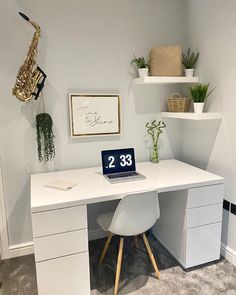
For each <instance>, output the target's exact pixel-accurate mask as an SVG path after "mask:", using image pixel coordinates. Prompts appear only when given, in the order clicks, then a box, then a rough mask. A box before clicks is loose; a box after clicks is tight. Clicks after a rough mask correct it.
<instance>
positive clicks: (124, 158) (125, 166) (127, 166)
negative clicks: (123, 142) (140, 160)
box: [102, 148, 136, 174]
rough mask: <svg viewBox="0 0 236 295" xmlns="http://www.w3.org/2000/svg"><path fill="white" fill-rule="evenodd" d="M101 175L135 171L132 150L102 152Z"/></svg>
mask: <svg viewBox="0 0 236 295" xmlns="http://www.w3.org/2000/svg"><path fill="white" fill-rule="evenodd" d="M102 170H103V174H111V173H119V172H129V171H136V168H135V157H134V149H133V148H129V149H119V150H109V151H102Z"/></svg>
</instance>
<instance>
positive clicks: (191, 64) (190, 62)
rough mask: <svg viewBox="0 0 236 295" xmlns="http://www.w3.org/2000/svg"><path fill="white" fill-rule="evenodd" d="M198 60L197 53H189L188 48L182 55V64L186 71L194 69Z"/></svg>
mask: <svg viewBox="0 0 236 295" xmlns="http://www.w3.org/2000/svg"><path fill="white" fill-rule="evenodd" d="M198 58H199V52H198V53H195V52H191V50H190V48H189V49H188V51H187V53H186V54H185V53H183V54H182V64H183V65H184V67H185V68H186V69H194V68H195V66H196V63H197V61H198Z"/></svg>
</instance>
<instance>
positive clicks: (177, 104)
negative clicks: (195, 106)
mask: <svg viewBox="0 0 236 295" xmlns="http://www.w3.org/2000/svg"><path fill="white" fill-rule="evenodd" d="M189 106H190V98H186V97H182V96H181V94H179V93H178V92H173V93H172V94H171V96H170V97H169V98H168V110H169V112H188V110H189Z"/></svg>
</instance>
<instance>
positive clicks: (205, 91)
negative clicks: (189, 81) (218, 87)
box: [188, 83, 214, 114]
mask: <svg viewBox="0 0 236 295" xmlns="http://www.w3.org/2000/svg"><path fill="white" fill-rule="evenodd" d="M213 90H214V89H212V90H211V91H209V84H201V83H199V84H196V85H192V86H190V87H189V88H188V94H189V95H190V97H191V98H192V100H193V107H194V112H195V113H198V114H199V113H202V111H203V107H204V102H205V101H206V99H207V98H208V96H209V95H210V94H211V93H212V91H213Z"/></svg>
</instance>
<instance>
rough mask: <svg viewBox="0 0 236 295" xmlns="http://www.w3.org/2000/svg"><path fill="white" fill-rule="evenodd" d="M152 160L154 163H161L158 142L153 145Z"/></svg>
mask: <svg viewBox="0 0 236 295" xmlns="http://www.w3.org/2000/svg"><path fill="white" fill-rule="evenodd" d="M151 162H152V163H159V155H158V147H157V144H154V145H153V149H152V151H151Z"/></svg>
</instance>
